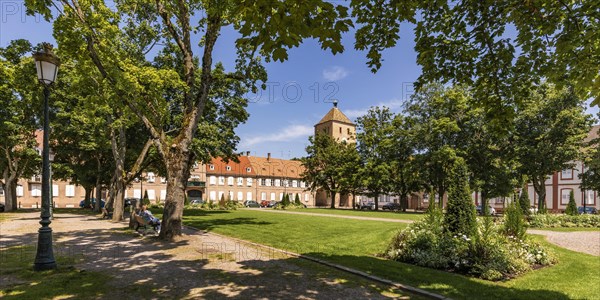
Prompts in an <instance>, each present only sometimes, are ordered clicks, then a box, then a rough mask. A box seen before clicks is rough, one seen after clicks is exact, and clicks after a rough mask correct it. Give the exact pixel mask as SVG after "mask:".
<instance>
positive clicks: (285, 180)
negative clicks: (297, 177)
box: [281, 179, 289, 187]
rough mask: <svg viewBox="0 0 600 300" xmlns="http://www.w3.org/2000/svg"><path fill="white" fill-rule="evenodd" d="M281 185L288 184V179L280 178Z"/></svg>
mask: <svg viewBox="0 0 600 300" xmlns="http://www.w3.org/2000/svg"><path fill="white" fill-rule="evenodd" d="M281 185H283V186H285V187H287V186H289V185H288V180H287V179H284V180H282V182H281Z"/></svg>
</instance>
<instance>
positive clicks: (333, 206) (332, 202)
mask: <svg viewBox="0 0 600 300" xmlns="http://www.w3.org/2000/svg"><path fill="white" fill-rule="evenodd" d="M336 194H337V193H336V192H334V191H331V192H330V195H331V206H330V208H335V195H336Z"/></svg>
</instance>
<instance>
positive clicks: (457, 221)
mask: <svg viewBox="0 0 600 300" xmlns="http://www.w3.org/2000/svg"><path fill="white" fill-rule="evenodd" d="M452 173H453V174H452V176H451V180H450V182H449V187H448V208H447V212H446V215H445V218H444V226H445V229H446V230H447V231H448V232H450V233H452V234H464V235H467V236H472V235H473V234H475V230H476V226H477V223H476V222H477V221H476V215H475V205H474V204H473V200H471V192H470V189H469V172H468V170H467V166H466V164H465V161H464V160H463V159H462V158H460V157H458V158H457V159H456V160H455V161H454V166H453V170H452Z"/></svg>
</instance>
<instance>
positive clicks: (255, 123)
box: [0, 0, 597, 158]
mask: <svg viewBox="0 0 600 300" xmlns="http://www.w3.org/2000/svg"><path fill="white" fill-rule="evenodd" d="M0 18H1V19H0V47H4V46H6V45H7V44H8V43H9V42H10V41H11V40H13V39H18V38H25V39H28V40H30V41H31V42H32V43H33V44H36V43H39V42H43V41H49V42H54V39H53V38H52V28H51V25H50V24H48V23H46V22H44V21H43V20H42V19H41V18H39V17H31V16H26V15H25V9H24V6H23V2H21V1H7V0H0ZM400 36H401V39H400V40H399V41H398V45H397V46H396V47H395V48H392V49H388V50H386V51H385V52H384V54H383V58H384V59H385V61H384V63H383V67H382V68H381V69H380V70H379V71H378V72H377V73H376V74H372V73H371V72H370V70H369V68H367V66H366V64H365V62H366V58H365V53H364V52H359V51H356V50H354V47H353V44H354V38H353V33H350V34H347V35H345V36H344V45H345V47H346V50H345V51H344V53H342V54H337V55H332V54H331V53H330V52H327V51H324V50H321V48H320V46H319V45H318V43H317V42H315V41H313V40H307V41H305V42H304V43H303V44H302V45H301V46H300V47H299V48H295V49H292V50H291V51H289V59H288V60H287V61H286V62H283V63H278V62H276V63H270V64H268V65H267V71H268V74H269V80H268V83H267V85H268V89H267V90H263V91H262V92H261V93H260V94H259V95H249V98H250V104H249V105H248V111H249V113H250V118H249V119H248V121H247V122H246V124H243V125H241V126H240V127H239V128H238V129H237V131H236V132H237V134H238V135H239V136H240V138H241V142H240V144H239V147H238V150H239V151H243V152H245V151H250V152H251V153H252V155H256V156H266V155H267V153H269V152H270V153H271V154H272V155H273V156H274V157H278V158H292V157H300V156H303V155H304V154H305V150H304V149H305V147H306V145H307V143H308V136H309V135H311V134H312V132H313V126H314V124H315V123H316V122H318V121H319V120H320V119H321V118H322V117H323V115H325V114H326V113H327V112H328V111H329V110H330V109H331V107H332V103H331V102H332V100H337V101H338V102H339V105H338V107H339V108H340V109H341V110H342V111H343V112H344V113H345V114H346V115H347V116H348V117H349V118H350V119H352V120H354V119H355V118H356V117H358V116H360V115H362V114H364V113H365V112H366V110H367V109H368V108H369V107H371V106H377V105H385V106H388V107H390V108H391V109H392V110H394V111H399V110H400V107H401V105H402V103H403V102H404V101H405V100H406V99H408V97H409V96H410V94H411V93H412V82H414V81H415V80H416V79H417V77H418V76H419V74H420V67H419V66H418V65H417V64H416V53H415V51H414V50H413V49H414V34H413V31H412V26H410V25H408V24H406V25H404V26H401V31H400ZM235 37H236V36H235V34H234V32H233V31H232V30H224V31H223V33H222V35H221V37H220V38H219V40H218V42H217V45H216V47H215V52H214V53H215V61H222V62H223V63H224V64H225V67H226V68H227V69H229V70H231V69H232V67H233V62H234V59H235V48H234V47H233V42H234V40H235ZM196 38H197V37H196ZM196 40H198V38H197V39H196ZM196 53H199V49H196ZM590 112H597V108H594V109H593V110H591V111H590Z"/></svg>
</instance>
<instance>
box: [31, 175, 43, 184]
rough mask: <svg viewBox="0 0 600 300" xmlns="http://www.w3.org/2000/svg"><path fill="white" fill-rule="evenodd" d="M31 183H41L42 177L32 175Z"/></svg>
mask: <svg viewBox="0 0 600 300" xmlns="http://www.w3.org/2000/svg"><path fill="white" fill-rule="evenodd" d="M31 181H33V182H41V181H42V175H33V176H31Z"/></svg>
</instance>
